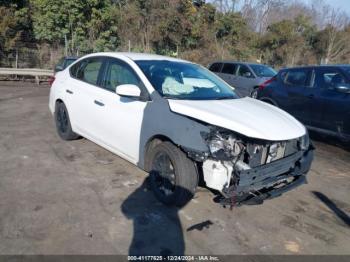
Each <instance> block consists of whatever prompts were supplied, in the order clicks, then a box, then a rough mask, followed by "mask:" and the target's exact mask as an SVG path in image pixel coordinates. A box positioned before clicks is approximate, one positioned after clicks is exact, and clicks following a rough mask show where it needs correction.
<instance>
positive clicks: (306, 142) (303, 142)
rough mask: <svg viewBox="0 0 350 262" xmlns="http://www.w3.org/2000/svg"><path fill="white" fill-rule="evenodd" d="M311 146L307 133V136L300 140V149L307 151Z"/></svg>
mask: <svg viewBox="0 0 350 262" xmlns="http://www.w3.org/2000/svg"><path fill="white" fill-rule="evenodd" d="M309 145H310V137H309V133H308V132H307V131H306V134H305V135H304V136H302V137H301V138H300V149H301V150H307V149H308V148H309Z"/></svg>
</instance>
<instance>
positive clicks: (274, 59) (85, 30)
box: [0, 0, 350, 68]
mask: <svg viewBox="0 0 350 262" xmlns="http://www.w3.org/2000/svg"><path fill="white" fill-rule="evenodd" d="M349 39H350V23H349V17H348V15H347V14H346V13H344V12H343V11H341V10H339V9H336V8H335V7H333V6H330V5H327V4H325V3H324V2H323V0H314V1H312V3H311V4H304V3H303V2H301V1H298V0H294V1H287V0H231V1H229V0H211V1H209V0H207V1H204V0H167V1H165V0H60V1H57V0H1V1H0V59H1V60H0V65H4V64H6V63H9V61H13V59H12V60H11V59H10V58H11V57H12V58H13V57H14V52H18V50H24V49H25V50H28V52H29V51H31V50H36V51H37V52H36V53H35V56H36V58H35V59H36V60H35V61H39V62H38V63H39V64H40V65H41V66H42V65H44V66H47V64H45V63H44V62H43V61H45V60H49V61H50V63H51V64H50V65H49V66H52V63H54V62H56V61H57V58H58V57H60V56H62V55H64V54H66V55H78V56H79V55H83V54H86V53H90V52H98V51H133V52H150V53H157V54H163V55H170V56H177V57H181V58H185V59H189V60H192V61H195V62H199V63H202V64H207V63H209V62H210V61H212V60H216V59H234V60H241V61H253V62H261V63H265V64H270V65H272V66H275V67H277V68H279V67H283V66H294V65H303V64H320V63H349V62H350V45H349V44H348V43H349ZM33 61H34V60H33Z"/></svg>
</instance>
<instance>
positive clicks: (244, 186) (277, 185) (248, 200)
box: [219, 144, 314, 206]
mask: <svg viewBox="0 0 350 262" xmlns="http://www.w3.org/2000/svg"><path fill="white" fill-rule="evenodd" d="M313 150H314V147H313V146H312V144H310V146H309V148H308V149H307V150H306V151H298V152H296V153H294V154H292V155H289V156H287V157H284V158H282V159H279V160H276V161H273V162H270V163H268V164H265V165H261V166H258V167H255V168H252V169H247V170H240V171H238V170H234V171H233V174H232V175H233V176H234V180H235V181H236V183H234V184H233V185H231V186H229V187H226V188H224V189H223V190H222V194H223V197H221V198H220V199H219V202H220V203H221V204H223V205H230V206H233V205H241V204H261V203H262V202H263V201H264V200H266V199H270V198H274V197H277V196H280V195H282V194H283V193H285V192H287V191H289V190H291V189H293V188H295V187H297V186H300V185H302V184H304V183H307V180H306V174H307V172H308V171H309V169H310V167H311V162H312V160H313Z"/></svg>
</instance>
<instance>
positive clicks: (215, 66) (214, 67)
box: [209, 63, 222, 73]
mask: <svg viewBox="0 0 350 262" xmlns="http://www.w3.org/2000/svg"><path fill="white" fill-rule="evenodd" d="M221 67H222V63H214V64H212V65H211V66H210V67H209V70H210V71H212V72H215V73H220V71H221Z"/></svg>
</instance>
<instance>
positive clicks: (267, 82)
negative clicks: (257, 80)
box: [259, 77, 276, 90]
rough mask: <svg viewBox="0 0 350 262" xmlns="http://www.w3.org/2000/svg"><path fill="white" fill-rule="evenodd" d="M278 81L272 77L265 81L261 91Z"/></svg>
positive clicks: (260, 88)
mask: <svg viewBox="0 0 350 262" xmlns="http://www.w3.org/2000/svg"><path fill="white" fill-rule="evenodd" d="M275 80H276V77H272V78H270V79H269V80H267V81H265V82H264V83H262V84H261V85H260V86H259V90H263V89H264V88H265V87H266V86H267V85H268V84H270V83H272V82H273V81H275Z"/></svg>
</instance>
